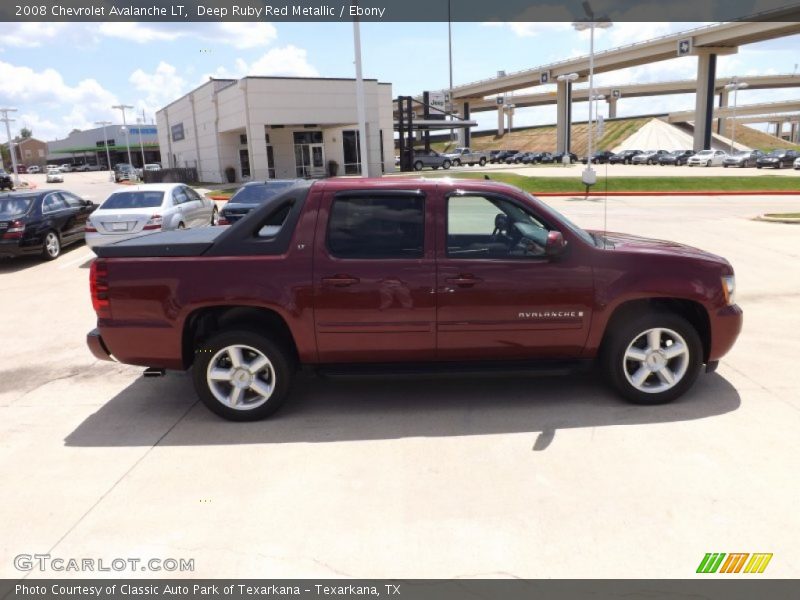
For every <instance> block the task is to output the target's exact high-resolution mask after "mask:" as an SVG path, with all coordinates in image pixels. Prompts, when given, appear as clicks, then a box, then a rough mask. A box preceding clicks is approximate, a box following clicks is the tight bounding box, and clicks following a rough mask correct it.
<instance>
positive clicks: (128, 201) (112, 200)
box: [100, 191, 164, 210]
mask: <svg viewBox="0 0 800 600" xmlns="http://www.w3.org/2000/svg"><path fill="white" fill-rule="evenodd" d="M163 201H164V192H156V191H152V192H118V193H116V194H111V195H110V196H109V197H108V200H106V201H105V202H103V205H102V206H101V207H100V208H101V209H114V210H121V209H125V208H157V207H159V206H161V203H162V202H163Z"/></svg>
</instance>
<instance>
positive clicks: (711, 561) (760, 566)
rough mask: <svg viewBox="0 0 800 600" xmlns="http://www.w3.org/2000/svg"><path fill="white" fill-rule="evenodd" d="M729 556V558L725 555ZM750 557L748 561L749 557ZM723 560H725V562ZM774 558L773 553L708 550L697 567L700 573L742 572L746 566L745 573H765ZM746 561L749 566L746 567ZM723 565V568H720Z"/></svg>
mask: <svg viewBox="0 0 800 600" xmlns="http://www.w3.org/2000/svg"><path fill="white" fill-rule="evenodd" d="M726 556H727V557H728V558H727V559H726V558H725V557H726ZM748 557H750V560H749V561H748V560H747V558H748ZM723 560H724V561H725V562H724V563H723ZM771 560H772V554H771V553H756V554H750V553H748V552H734V553H731V554H727V555H726V554H725V553H724V552H713V553H712V552H707V553H706V555H705V556H704V557H703V560H701V561H700V565H699V566H698V567H697V572H698V573H717V572H720V573H740V572H742V567H744V572H745V573H763V572H764V570H765V569H766V568H767V565H768V564H769V561H771ZM745 562H746V563H747V566H746V567H745V566H744V565H745ZM720 567H721V568H720Z"/></svg>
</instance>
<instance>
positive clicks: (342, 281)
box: [322, 275, 361, 287]
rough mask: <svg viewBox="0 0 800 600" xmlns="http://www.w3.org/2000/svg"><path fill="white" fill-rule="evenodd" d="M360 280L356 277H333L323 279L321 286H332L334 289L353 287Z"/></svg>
mask: <svg viewBox="0 0 800 600" xmlns="http://www.w3.org/2000/svg"><path fill="white" fill-rule="evenodd" d="M360 281H361V280H360V279H359V278H358V277H350V276H349V275H334V276H333V277H323V278H322V285H332V286H335V287H347V286H348V285H355V284H356V283H359V282H360Z"/></svg>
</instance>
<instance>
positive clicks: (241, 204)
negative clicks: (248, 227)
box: [219, 179, 303, 225]
mask: <svg viewBox="0 0 800 600" xmlns="http://www.w3.org/2000/svg"><path fill="white" fill-rule="evenodd" d="M300 181H303V180H302V179H267V180H266V181H251V182H250V183H245V184H244V185H243V186H242V187H240V188H239V189H238V190H236V193H235V194H234V195H233V196H231V199H230V200H228V202H227V203H226V204H225V206H223V207H222V210H221V211H220V213H219V224H220V225H230V224H231V223H235V222H236V221H238V220H239V219H241V218H242V217H244V216H246V215H248V214H249V213H250V211H251V210H253V209H254V208H257V207H258V206H260V205H262V204H264V202H266V201H267V200H269V199H270V198H274V197H275V196H277V195H278V194H280V193H281V192H283V191H284V190H286V188H288V187H291V186H293V185H296V184H297V183H298V182H300Z"/></svg>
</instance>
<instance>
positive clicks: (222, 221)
mask: <svg viewBox="0 0 800 600" xmlns="http://www.w3.org/2000/svg"><path fill="white" fill-rule="evenodd" d="M230 224H231V222H230V221H228V219H226V218H225V216H224V215H220V216H219V220H218V221H217V225H230Z"/></svg>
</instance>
